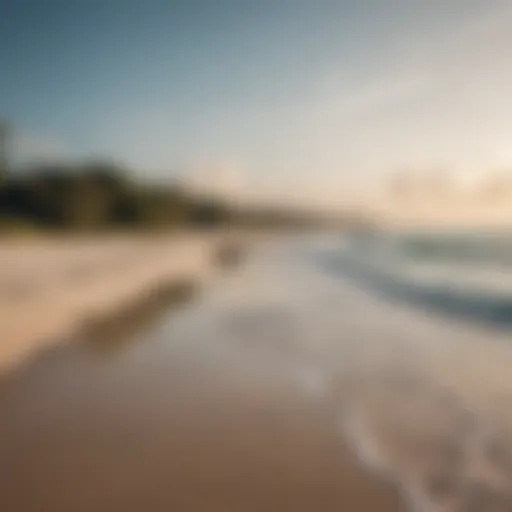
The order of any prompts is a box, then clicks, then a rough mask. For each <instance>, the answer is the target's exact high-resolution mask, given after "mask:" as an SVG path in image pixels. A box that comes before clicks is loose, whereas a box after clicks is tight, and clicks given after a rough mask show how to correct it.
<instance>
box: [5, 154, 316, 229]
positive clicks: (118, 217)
mask: <svg viewBox="0 0 512 512" xmlns="http://www.w3.org/2000/svg"><path fill="white" fill-rule="evenodd" d="M313 221H314V217H313V216H311V215H310V214H307V213H304V212H292V211H290V210H279V209H269V208H245V207H240V206H238V207H234V206H233V205H229V204H227V203H225V202H222V201H221V200H219V199H215V198H212V197H210V198H205V197H197V196H194V195H193V194H191V193H189V192H187V191H186V190H185V189H183V188H182V187H180V186H178V185H176V184H175V185H167V186H166V185H161V184H150V183H145V182H142V181H141V180H137V179H135V177H134V175H132V174H130V173H129V172H127V171H126V170H125V169H123V168H120V167H118V166H115V165H112V164H108V163H102V162H92V163H87V164H81V165H48V166H36V167H32V168H30V169H24V170H19V171H17V172H16V173H10V174H8V175H7V177H6V178H5V179H4V180H3V181H2V182H1V183H0V230H2V229H4V230H5V229H7V230H10V229H18V228H21V227H23V228H25V227H29V228H30V229H45V230H60V231H101V230H112V229H142V230H148V229H173V228H179V227H183V226H186V227H202V228H204V227H210V228H211V227H219V226H226V225H235V226H243V227H251V228H257V227H275V226H303V225H308V224H310V223H311V222H313Z"/></svg>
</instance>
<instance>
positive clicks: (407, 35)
mask: <svg viewBox="0 0 512 512" xmlns="http://www.w3.org/2000/svg"><path fill="white" fill-rule="evenodd" d="M511 22H512V2H507V1H501V0H487V1H479V0H429V1H428V2H425V1H423V0H387V1H386V0H351V1H349V0H261V1H258V2H245V1H240V0H218V1H213V0H212V1H207V0H188V1H187V0H180V1H173V0H167V1H164V0H140V1H136V0H17V1H14V0H4V2H2V17H1V18H0V69H1V75H0V93H1V94H0V115H2V116H4V117H6V118H8V119H10V120H11V121H12V122H13V123H14V124H15V125H16V126H17V128H18V130H19V138H18V153H19V154H20V156H25V157H27V158H33V157H36V156H45V155H47V156H55V157H74V156H78V157H79V156H82V155H90V154H94V155H105V156H113V157H116V158H120V159H121V160H122V161H124V162H126V163H127V164H128V165H130V166H133V167H134V168H136V169H138V170H140V172H144V173H147V174H149V175H152V176H158V177H166V176H169V177H171V176H173V175H174V173H181V174H183V173H191V174H194V173H196V174H197V173H199V174H201V173H203V174H205V173H206V174H208V173H209V172H210V170H209V169H213V171H211V176H214V177H215V179H219V180H224V182H225V184H226V186H228V187H229V186H234V187H239V188H245V189H247V190H251V191H254V190H256V189H257V190H260V191H261V193H262V194H265V193H267V194H268V193H278V194H280V193H283V194H284V193H286V194H290V193H292V194H293V193H296V194H299V195H301V196H304V197H309V196H311V198H315V200H316V199H318V198H324V197H327V196H329V197H331V196H332V197H331V199H332V200H334V201H335V200H336V199H337V192H336V190H339V189H341V188H342V187H343V184H344V183H346V182H347V181H354V180H358V179H359V180H360V179H361V178H363V179H364V180H372V179H373V178H379V177H381V176H383V175H386V174H388V173H390V172H394V171H396V170H400V169H405V168H407V169H409V168H411V169H422V168H432V167H436V168H447V169H448V168H450V169H457V170H459V169H463V170H465V169H469V171H471V170H474V169H476V168H490V167H493V166H494V167H496V166H507V165H511V166H512V152H510V150H509V149H508V146H509V140H510V137H511V136H512V103H511V101H510V100H509V98H508V95H509V91H510V90H512V88H511V87H512V68H511V66H512V65H511V64H510V63H509V60H510V59H509V56H510V55H511V50H512V36H511V35H510V34H509V33H510V26H511V25H510V23H511ZM469 171H468V172H469ZM211 179H214V178H211Z"/></svg>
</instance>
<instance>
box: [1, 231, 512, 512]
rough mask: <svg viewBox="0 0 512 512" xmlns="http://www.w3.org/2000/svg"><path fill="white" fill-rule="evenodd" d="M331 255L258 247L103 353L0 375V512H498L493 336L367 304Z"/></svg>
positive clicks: (77, 345)
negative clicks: (243, 260) (1, 378)
mask: <svg viewBox="0 0 512 512" xmlns="http://www.w3.org/2000/svg"><path fill="white" fill-rule="evenodd" d="M338 250H339V247H338V245H337V244H336V242H334V243H327V244H326V243H324V242H321V243H317V242H315V240H314V239H313V241H312V240H308V239H301V238H300V237H298V238H290V239H283V240H282V241H281V242H279V241H274V242H272V244H267V245H265V244H264V245H262V246H261V247H259V248H258V249H257V250H255V251H254V253H253V254H252V255H251V257H250V258H249V261H248V263H247V265H245V266H244V267H242V268H239V269H238V270H236V271H231V272H228V273H227V274H223V275H218V276H217V277H216V278H215V279H212V280H210V282H209V284H208V286H207V287H205V288H204V289H203V291H202V292H201V293H199V294H198V295H196V296H195V297H194V298H193V299H192V300H190V301H189V302H188V303H183V304H180V305H179V306H178V307H177V308H174V309H169V310H168V311H166V310H165V309H164V310H163V313H162V314H163V316H159V317H157V318H154V317H153V318H152V320H151V322H150V323H148V324H147V325H142V326H140V327H138V328H136V329H130V330H128V332H122V331H121V334H119V333H118V334H117V336H118V339H116V340H115V342H114V343H109V340H108V337H107V338H102V339H101V340H98V339H95V337H94V336H93V335H87V336H85V335H84V336H82V337H79V338H76V339H74V340H70V343H67V344H61V345H55V346H53V347H50V348H48V349H47V350H45V351H43V352H42V353H41V352H40V353H39V355H38V356H36V357H34V358H33V359H32V360H31V361H29V362H28V363H27V364H25V365H23V366H20V367H19V369H18V370H17V371H15V372H10V373H9V374H6V375H5V376H4V381H3V384H2V387H1V392H0V452H1V453H2V457H1V458H0V508H1V509H2V510H8V511H15V512H46V511H48V512H49V511H52V512H61V511H67V510H77V511H84V512H85V511H90V510H94V511H100V512H101V511H105V512H107V511H108V512H111V511H117V510H119V511H127V512H132V511H133V512H135V511H140V510H152V511H153V510H154V511H157V512H158V511H160V510H161V511H162V512H163V511H167V510H176V511H184V512H203V511H204V512H206V511H219V512H221V511H222V512H224V511H227V512H230V511H233V512H234V511H249V512H251V511H257V512H259V511H261V512H263V511H265V512H267V511H270V512H273V511H276V512H277V511H279V512H281V511H283V510H293V511H294V512H295V511H304V512H306V511H333V512H334V511H339V510H351V511H352V510H354V511H383V512H386V511H398V510H404V506H405V507H407V509H409V510H413V511H428V512H456V511H461V510H465V511H466V510H482V511H509V510H512V498H511V489H512V486H511V485H510V484H511V482H512V471H511V468H512V464H511V461H512V416H511V414H510V410H511V409H510V407H508V404H510V403H512V386H511V385H510V382H509V381H510V379H509V368H510V365H511V364H512V351H511V349H510V347H509V344H508V343H507V340H508V339H509V333H507V332H501V331H497V330H492V329H491V328H489V327H484V326H480V327H479V326H477V325H474V324H471V323H465V322H462V321H460V320H457V319H455V318H453V319H450V318H445V317H441V316H438V315H434V314H432V313H430V312H428V311H424V310H422V309H421V308H420V307H418V306H417V305H415V306H411V305H407V304H402V303H400V302H399V301H398V302H397V301H395V300H392V299H386V298H385V297H383V296H381V295H378V294H373V293H372V291H371V290H368V289H366V288H364V287H360V286H359V285H358V283H357V282H355V281H354V280H353V279H350V278H348V277H347V276H345V275H344V274H343V272H341V271H338V270H336V271H334V270H333V268H331V267H325V266H324V262H325V256H326V255H331V256H332V254H336V253H337V252H336V251H338ZM471 507H473V508H471ZM475 507H477V508H475Z"/></svg>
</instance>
